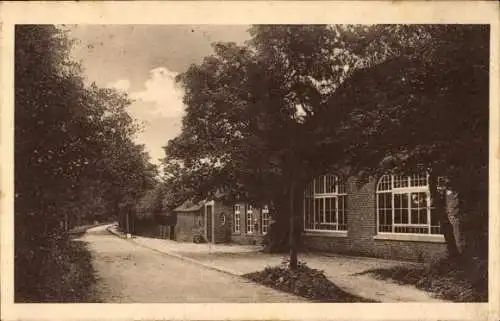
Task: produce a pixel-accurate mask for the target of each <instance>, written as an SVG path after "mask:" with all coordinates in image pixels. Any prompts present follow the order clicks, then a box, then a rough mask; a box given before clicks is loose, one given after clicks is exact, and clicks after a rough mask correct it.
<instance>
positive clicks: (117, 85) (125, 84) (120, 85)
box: [107, 79, 130, 91]
mask: <svg viewBox="0 0 500 321" xmlns="http://www.w3.org/2000/svg"><path fill="white" fill-rule="evenodd" d="M107 87H108V88H114V89H118V90H122V91H127V90H128V89H129V88H130V81H128V79H120V80H117V81H115V82H113V83H110V84H108V86H107Z"/></svg>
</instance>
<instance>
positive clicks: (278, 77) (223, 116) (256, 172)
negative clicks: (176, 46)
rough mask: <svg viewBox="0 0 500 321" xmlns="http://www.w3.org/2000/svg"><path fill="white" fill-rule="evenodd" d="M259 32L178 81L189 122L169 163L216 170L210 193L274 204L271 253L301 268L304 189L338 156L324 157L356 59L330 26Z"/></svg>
mask: <svg viewBox="0 0 500 321" xmlns="http://www.w3.org/2000/svg"><path fill="white" fill-rule="evenodd" d="M250 33H251V35H252V40H251V41H250V42H248V43H247V44H246V45H243V46H237V45H235V44H231V43H229V44H216V45H215V46H214V51H215V53H214V55H212V56H210V57H207V58H206V59H205V60H204V61H203V63H202V64H200V65H193V66H191V67H190V68H189V70H188V71H187V72H185V73H184V74H182V75H181V76H180V77H179V81H180V82H181V84H182V85H183V86H184V89H185V92H186V94H185V98H184V102H185V104H186V106H187V109H186V112H187V113H186V116H185V117H184V120H183V131H182V133H181V135H180V136H179V137H177V138H176V139H174V140H172V141H171V142H170V143H169V145H168V146H167V148H166V152H167V161H175V162H178V161H179V160H181V161H182V163H183V165H184V166H187V167H189V168H194V167H205V168H206V167H207V166H208V167H209V168H210V169H211V170H210V171H209V172H210V174H212V175H211V176H208V177H207V176H205V177H203V179H205V180H206V181H211V182H213V183H214V184H213V185H211V186H210V185H206V186H205V188H206V189H210V188H214V187H217V186H220V185H221V184H226V185H230V186H231V189H232V190H233V191H234V192H236V193H237V192H240V193H243V194H244V195H245V196H246V197H247V199H248V200H249V201H250V202H255V203H260V204H262V203H264V202H269V201H270V200H272V201H273V204H274V208H275V210H274V211H273V219H274V220H275V221H276V224H275V225H274V226H279V228H272V229H271V231H270V234H271V244H270V247H271V248H272V250H282V249H284V248H290V250H291V266H292V267H293V266H295V263H296V260H297V256H296V255H297V251H296V250H297V237H296V236H297V234H298V233H299V232H300V231H301V229H302V227H301V226H300V224H299V223H300V221H299V220H298V215H297V214H298V210H297V208H298V201H299V199H300V197H298V196H300V195H302V194H301V193H300V190H301V189H302V188H303V187H304V185H305V184H306V182H308V181H309V180H310V179H311V178H312V177H314V176H315V175H317V174H321V173H322V172H323V171H325V170H326V167H328V166H329V165H330V164H334V163H335V161H334V160H335V159H336V157H338V155H336V154H334V153H329V152H326V153H325V151H324V150H322V146H323V145H325V144H328V143H331V139H330V137H328V136H327V135H325V134H324V132H323V131H324V129H325V128H324V125H325V123H324V120H325V116H327V115H328V116H329V118H330V121H329V123H328V124H327V125H328V126H335V123H336V122H337V117H336V116H335V113H336V112H337V111H333V110H328V109H327V102H328V97H329V96H330V95H331V94H332V92H333V91H334V89H335V88H336V87H337V86H338V85H339V84H340V83H341V81H342V80H343V79H344V78H345V77H346V76H347V75H348V73H349V68H350V67H352V66H353V65H354V64H356V63H357V58H356V57H354V56H353V55H352V54H350V53H349V52H347V50H346V49H345V48H344V47H343V46H342V44H341V38H340V37H339V32H338V30H336V29H335V28H331V27H328V26H323V25H318V26H256V27H253V28H252V29H251V30H250ZM339 119H340V118H339ZM320 151H321V152H320ZM191 172H193V171H191ZM288 227H289V228H288ZM289 232H290V233H289ZM288 236H290V238H289V240H288V239H287V237H288Z"/></svg>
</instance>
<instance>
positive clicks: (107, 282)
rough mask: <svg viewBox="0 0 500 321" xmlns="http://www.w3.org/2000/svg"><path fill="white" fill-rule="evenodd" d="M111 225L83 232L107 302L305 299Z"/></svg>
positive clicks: (100, 293)
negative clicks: (142, 242) (141, 241)
mask: <svg viewBox="0 0 500 321" xmlns="http://www.w3.org/2000/svg"><path fill="white" fill-rule="evenodd" d="M105 228H106V226H99V227H96V228H92V229H90V230H88V231H87V233H86V234H85V235H84V236H83V237H82V238H81V240H82V241H85V242H87V243H88V247H89V250H90V251H91V253H92V257H93V262H92V263H93V265H94V268H95V269H96V271H97V274H98V282H97V284H96V287H95V292H96V293H95V294H96V295H97V296H98V297H99V298H101V300H102V301H103V302H107V303H118V302H123V303H195V302H196V303H245V302H261V303H277V302H305V301H304V300H303V299H301V298H299V297H296V296H293V295H288V294H286V293H282V292H279V291H276V290H273V289H270V288H267V287H264V286H260V285H257V284H255V283H252V282H250V281H246V280H244V279H242V278H240V277H237V276H232V275H228V274H226V273H222V272H218V271H214V270H211V269H207V268H205V267H202V266H200V265H197V264H193V263H190V262H186V261H182V260H179V259H177V258H174V257H170V256H167V255H165V254H162V253H158V252H155V251H153V250H151V249H148V248H145V247H143V246H139V245H137V244H134V243H132V242H129V241H127V240H124V239H120V238H118V237H116V236H114V235H112V234H110V233H109V232H108V231H106V229H105Z"/></svg>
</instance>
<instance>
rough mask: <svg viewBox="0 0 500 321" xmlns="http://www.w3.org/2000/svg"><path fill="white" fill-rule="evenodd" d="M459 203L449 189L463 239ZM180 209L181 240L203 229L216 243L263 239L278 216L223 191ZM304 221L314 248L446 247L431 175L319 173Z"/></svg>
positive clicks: (404, 250) (434, 250) (392, 251)
mask: <svg viewBox="0 0 500 321" xmlns="http://www.w3.org/2000/svg"><path fill="white" fill-rule="evenodd" d="M455 206H456V199H455V197H454V196H453V194H452V193H448V194H447V211H448V216H449V218H450V221H451V222H452V225H453V226H454V232H455V237H456V239H457V242H459V241H460V234H459V226H458V219H457V217H456V215H457V211H456V209H455ZM175 211H176V213H177V225H176V228H175V231H176V233H175V234H176V239H177V240H179V241H192V240H193V237H194V236H195V235H203V236H204V237H205V240H206V241H208V242H212V243H228V242H234V243H239V244H260V243H261V242H262V241H263V238H264V236H265V235H266V234H267V231H268V230H269V224H270V223H271V216H272V215H271V214H272V213H270V212H269V209H268V207H267V206H264V207H263V208H262V209H259V208H254V207H252V206H251V205H249V204H248V203H246V202H244V201H233V202H225V201H223V200H222V198H220V199H216V200H212V201H209V202H201V203H198V204H189V203H188V202H187V203H185V204H183V205H181V206H180V207H179V208H177V209H176V210H175ZM302 222H303V233H302V236H301V245H302V247H303V248H307V249H314V250H321V251H327V252H333V253H343V254H354V255H364V256H374V257H382V258H391V259H403V260H414V261H429V260H431V259H437V258H441V257H444V256H445V255H446V251H447V250H446V244H445V240H444V236H443V234H442V233H441V231H440V223H439V220H438V218H437V217H436V216H435V214H434V211H433V210H432V204H431V197H430V190H429V182H428V176H427V175H413V176H393V175H384V176H382V177H380V178H379V179H371V180H370V181H369V182H368V183H365V184H363V185H362V186H360V184H358V181H357V179H356V178H354V177H350V178H348V179H345V180H340V179H339V178H338V177H337V176H334V175H324V176H321V177H318V178H316V179H314V180H313V181H312V182H311V183H310V184H308V185H307V187H306V189H305V191H304V197H303V221H302Z"/></svg>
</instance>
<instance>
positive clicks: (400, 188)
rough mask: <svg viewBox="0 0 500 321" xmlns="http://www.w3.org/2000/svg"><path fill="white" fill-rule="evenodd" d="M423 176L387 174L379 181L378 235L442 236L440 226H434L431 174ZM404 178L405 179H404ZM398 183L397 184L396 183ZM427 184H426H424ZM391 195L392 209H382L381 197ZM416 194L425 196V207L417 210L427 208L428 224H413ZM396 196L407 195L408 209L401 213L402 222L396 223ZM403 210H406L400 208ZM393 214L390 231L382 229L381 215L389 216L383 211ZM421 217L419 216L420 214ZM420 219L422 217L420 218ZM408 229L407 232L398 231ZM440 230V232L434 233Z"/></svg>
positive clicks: (377, 189) (377, 193) (377, 205)
mask: <svg viewBox="0 0 500 321" xmlns="http://www.w3.org/2000/svg"><path fill="white" fill-rule="evenodd" d="M422 176H423V175H422V174H413V175H393V174H386V175H382V176H381V177H380V179H379V180H378V181H377V184H376V187H375V193H376V197H375V198H376V232H377V233H376V234H377V235H384V234H385V235H413V236H432V237H434V236H437V237H439V236H441V235H442V232H441V230H440V227H439V226H433V225H432V208H433V207H432V198H431V194H430V188H429V174H428V173H426V174H425V178H422ZM402 178H404V179H402ZM395 182H396V183H395ZM423 182H425V184H422V183H423ZM382 194H383V195H390V203H389V205H390V208H389V207H381V204H380V195H382ZM416 194H424V195H425V201H426V204H425V207H417V209H419V210H420V209H422V208H425V212H426V213H425V218H426V219H425V220H426V223H420V222H417V223H412V218H413V215H414V212H413V209H414V207H412V196H413V195H416ZM396 195H406V198H407V200H406V202H407V204H406V209H405V210H404V211H401V222H398V223H396V207H395V198H396ZM386 201H387V199H385V200H384V205H385V206H387V205H386V203H385V202H386ZM398 209H401V210H403V209H404V208H398ZM388 210H390V212H391V216H390V217H391V225H390V231H388V230H384V229H383V228H382V229H381V222H380V221H381V215H387V213H385V214H382V213H381V211H385V212H386V211H388ZM418 215H419V214H418ZM404 216H406V223H403V221H404V220H403V219H402V218H403V217H404ZM418 217H419V218H420V215H419V216H418ZM398 228H399V229H406V231H405V232H399V231H396V230H397V229H398ZM410 229H426V230H427V232H426V233H423V232H408V230H410ZM436 229H438V232H437V233H435V232H434V231H435V230H436Z"/></svg>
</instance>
